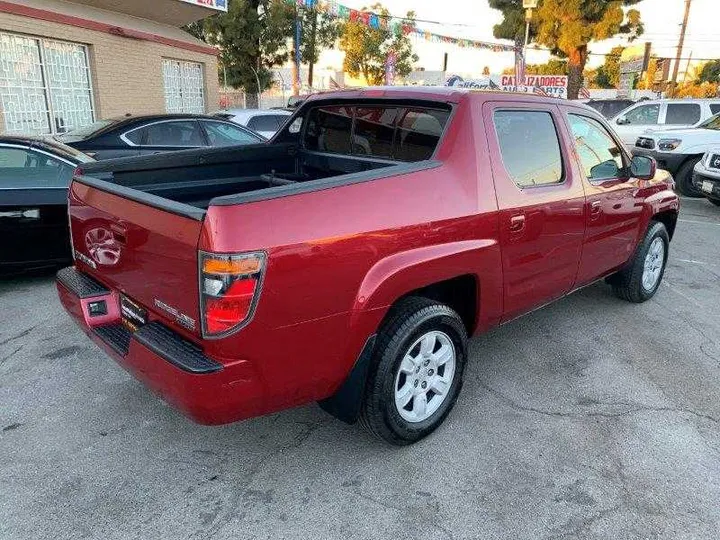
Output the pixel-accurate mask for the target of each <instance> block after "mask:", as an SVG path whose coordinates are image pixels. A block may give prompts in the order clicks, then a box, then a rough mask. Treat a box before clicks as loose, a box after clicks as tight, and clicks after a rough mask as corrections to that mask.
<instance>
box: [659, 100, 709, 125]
mask: <svg viewBox="0 0 720 540" xmlns="http://www.w3.org/2000/svg"><path fill="white" fill-rule="evenodd" d="M701 117H702V112H701V110H700V105H699V104H698V103H668V106H667V113H666V114H665V124H667V125H671V126H690V125H692V124H697V123H698V122H699V121H700V118H701Z"/></svg>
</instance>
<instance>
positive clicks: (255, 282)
mask: <svg viewBox="0 0 720 540" xmlns="http://www.w3.org/2000/svg"><path fill="white" fill-rule="evenodd" d="M264 270H265V254H264V253H261V252H257V253H243V254H237V255H219V254H215V253H203V252H200V308H201V311H202V328H203V336H205V337H223V336H226V335H229V334H231V333H233V332H235V331H237V330H239V329H240V328H241V327H242V326H244V325H245V324H247V323H248V322H249V321H250V319H251V318H252V315H253V311H254V309H255V305H256V304H257V300H258V296H259V294H260V286H261V283H262V277H263V272H264Z"/></svg>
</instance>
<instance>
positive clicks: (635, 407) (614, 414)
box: [477, 378, 720, 424]
mask: <svg viewBox="0 0 720 540" xmlns="http://www.w3.org/2000/svg"><path fill="white" fill-rule="evenodd" d="M477 382H478V384H479V385H480V386H481V387H482V388H484V389H485V390H487V391H488V392H489V393H490V394H492V395H493V396H495V397H496V398H498V399H499V400H500V401H503V402H504V403H505V404H507V405H508V406H509V407H510V408H512V409H515V410H518V411H524V412H531V413H535V414H542V415H544V416H553V417H559V418H575V419H579V418H594V417H602V418H619V417H623V416H629V415H633V414H637V413H639V412H659V413H665V412H667V413H679V414H688V415H691V416H695V417H696V418H700V419H703V420H709V421H710V422H713V423H715V424H717V423H719V422H720V420H718V419H717V418H715V417H714V416H711V415H709V414H706V413H702V412H698V411H695V410H692V409H686V408H681V407H658V406H653V405H645V404H642V403H628V402H622V401H621V402H607V403H603V402H598V403H596V404H595V405H596V406H604V407H624V409H623V410H619V411H598V410H594V411H588V412H578V411H553V410H548V409H541V408H539V407H531V406H528V405H522V404H520V403H518V402H517V401H515V400H513V399H512V398H510V397H508V396H506V395H505V394H503V393H502V392H500V391H499V390H496V389H495V388H493V387H491V386H490V385H488V384H487V383H485V382H484V381H482V380H480V379H479V378H478V379H477Z"/></svg>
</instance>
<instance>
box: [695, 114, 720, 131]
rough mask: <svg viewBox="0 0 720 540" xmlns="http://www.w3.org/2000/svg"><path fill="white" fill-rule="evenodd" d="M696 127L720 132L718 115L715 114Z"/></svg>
mask: <svg viewBox="0 0 720 540" xmlns="http://www.w3.org/2000/svg"><path fill="white" fill-rule="evenodd" d="M698 127H699V128H702V129H712V130H715V131H720V113H718V114H716V115H715V116H711V117H710V118H708V119H707V120H705V121H704V122H703V123H702V124H700V125H699V126H698Z"/></svg>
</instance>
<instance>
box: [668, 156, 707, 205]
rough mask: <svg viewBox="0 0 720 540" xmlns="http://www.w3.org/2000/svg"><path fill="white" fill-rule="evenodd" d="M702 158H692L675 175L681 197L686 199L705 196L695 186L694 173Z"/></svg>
mask: <svg viewBox="0 0 720 540" xmlns="http://www.w3.org/2000/svg"><path fill="white" fill-rule="evenodd" d="M701 159H702V158H700V157H697V158H692V159H690V160H688V161H686V162H685V163H683V165H682V167H680V169H678V172H677V174H676V175H675V184H676V185H677V189H678V191H679V192H680V194H681V195H685V196H686V197H694V198H698V197H702V196H703V194H702V193H701V192H700V190H698V189H697V188H696V187H695V186H694V185H693V173H694V171H695V165H697V164H698V163H699V162H700V160H701Z"/></svg>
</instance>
